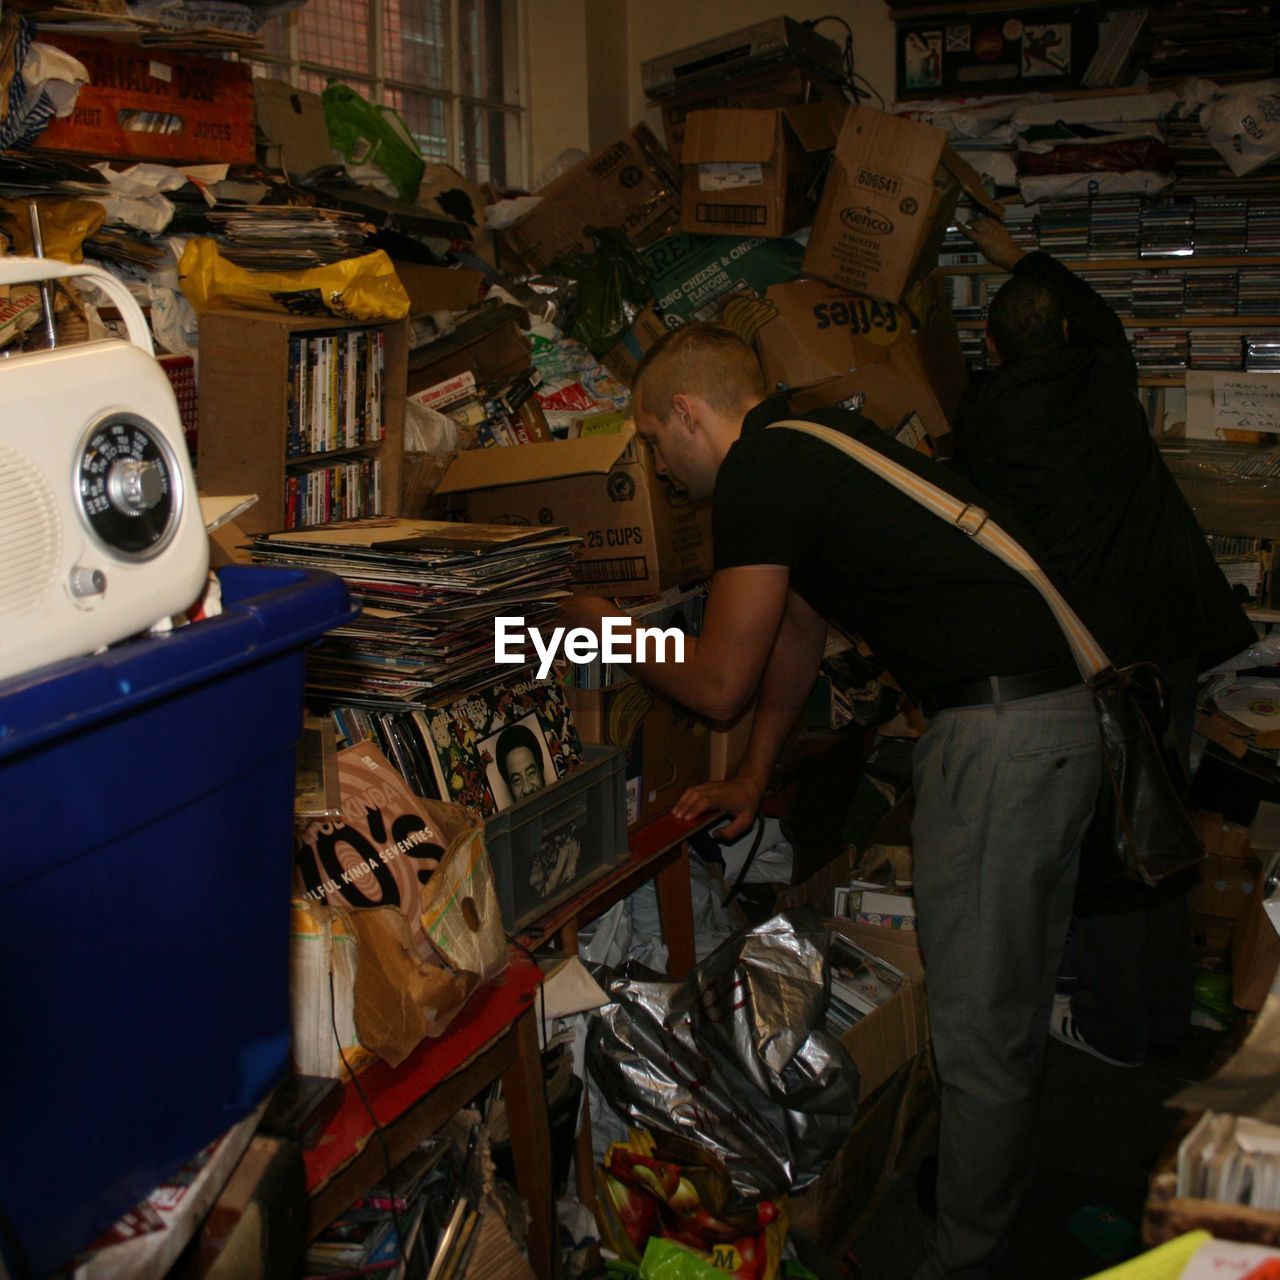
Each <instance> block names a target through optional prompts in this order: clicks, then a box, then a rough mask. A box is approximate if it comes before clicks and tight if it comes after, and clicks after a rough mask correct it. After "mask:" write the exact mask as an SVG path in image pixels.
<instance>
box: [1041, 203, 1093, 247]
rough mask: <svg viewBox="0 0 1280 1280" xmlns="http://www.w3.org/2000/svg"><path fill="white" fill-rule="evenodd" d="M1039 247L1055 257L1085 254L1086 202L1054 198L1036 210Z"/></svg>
mask: <svg viewBox="0 0 1280 1280" xmlns="http://www.w3.org/2000/svg"><path fill="white" fill-rule="evenodd" d="M1040 247H1041V248H1042V249H1043V250H1044V251H1045V252H1046V253H1051V254H1053V256H1054V257H1055V258H1077V259H1079V258H1087V257H1088V256H1089V201H1088V200H1056V201H1054V202H1053V203H1052V204H1046V205H1044V206H1043V207H1042V208H1041V210H1040Z"/></svg>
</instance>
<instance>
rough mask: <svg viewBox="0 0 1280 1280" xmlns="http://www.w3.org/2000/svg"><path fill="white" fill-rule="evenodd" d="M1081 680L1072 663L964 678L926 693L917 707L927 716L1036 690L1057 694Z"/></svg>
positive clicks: (1032, 694) (1028, 694)
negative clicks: (981, 678) (1041, 668)
mask: <svg viewBox="0 0 1280 1280" xmlns="http://www.w3.org/2000/svg"><path fill="white" fill-rule="evenodd" d="M1083 683H1084V677H1083V676H1081V674H1080V670H1079V668H1078V667H1076V666H1074V665H1073V666H1064V667H1050V668H1049V670H1048V671H1028V672H1027V674H1026V675H1022V676H988V677H987V678H986V679H985V680H967V681H966V682H965V683H964V684H952V685H948V686H947V687H946V688H945V689H937V690H935V691H934V692H933V693H926V694H924V695H923V696H922V697H921V698H920V710H921V711H923V712H924V714H925V715H927V716H930V715H933V714H934V713H935V712H937V711H947V710H950V709H951V708H953V707H987V706H991V705H993V704H994V703H997V702H1013V701H1015V700H1016V699H1018V698H1034V697H1035V696H1036V694H1039V693H1056V692H1057V691H1058V690H1059V689H1070V688H1071V686H1072V685H1075V684H1083Z"/></svg>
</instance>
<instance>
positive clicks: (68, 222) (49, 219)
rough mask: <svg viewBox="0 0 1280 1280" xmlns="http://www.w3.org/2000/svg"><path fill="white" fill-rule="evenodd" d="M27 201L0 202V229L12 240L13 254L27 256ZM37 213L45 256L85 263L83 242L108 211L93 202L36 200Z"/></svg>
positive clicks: (30, 250) (28, 236) (29, 226)
mask: <svg viewBox="0 0 1280 1280" xmlns="http://www.w3.org/2000/svg"><path fill="white" fill-rule="evenodd" d="M27 204H28V201H26V200H0V226H2V227H3V229H4V232H5V234H6V235H7V236H8V237H9V238H10V240H12V241H13V251H14V253H20V254H23V255H25V256H28V257H29V256H30V255H31V254H33V253H34V252H35V248H34V246H33V245H32V243H31V216H30V213H29V212H28V209H27ZM36 204H37V205H38V206H39V210H40V238H41V239H42V240H43V241H44V256H45V257H46V258H57V259H58V260H59V261H61V262H81V261H83V260H84V248H83V246H84V242H85V241H86V240H87V239H88V238H89V237H90V236H91V235H93V233H94V232H95V231H97V230H98V228H99V227H101V226H102V224H103V222H104V221H105V220H106V216H107V211H106V210H105V209H104V208H103V207H102V206H101V205H100V204H97V203H96V202H95V201H93V200H46V199H40V200H37V201H36Z"/></svg>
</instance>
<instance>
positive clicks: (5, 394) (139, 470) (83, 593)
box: [0, 258, 209, 679]
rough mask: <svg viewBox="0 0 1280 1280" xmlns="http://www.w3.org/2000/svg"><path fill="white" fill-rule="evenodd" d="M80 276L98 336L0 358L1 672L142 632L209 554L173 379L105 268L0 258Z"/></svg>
mask: <svg viewBox="0 0 1280 1280" xmlns="http://www.w3.org/2000/svg"><path fill="white" fill-rule="evenodd" d="M74 277H83V278H85V279H88V280H91V281H92V282H93V283H94V284H96V285H98V286H99V287H100V288H102V289H103V290H105V292H106V293H107V294H108V295H109V296H110V297H111V300H112V302H113V303H114V304H115V305H116V307H117V308H118V309H119V311H120V314H121V316H122V317H123V319H124V322H125V326H126V328H127V331H128V334H129V341H127V342H126V341H124V340H123V339H117V338H111V339H107V340H104V341H98V342H86V343H80V344H78V345H74V346H63V347H55V348H53V349H52V350H47V351H37V352H31V353H27V354H18V355H13V356H10V357H9V358H8V359H2V360H0V679H3V678H5V677H8V676H13V675H18V674H20V673H23V672H26V671H29V670H31V669H33V668H35V667H39V666H44V665H45V664H47V663H50V662H55V661H58V660H60V659H62V658H69V657H74V656H76V655H79V654H87V653H92V652H93V651H94V650H95V649H97V648H99V647H101V646H102V645H106V644H111V643H112V642H114V641H116V640H122V639H124V638H125V637H126V636H130V635H133V634H134V633H135V632H139V631H145V630H146V629H147V628H149V627H151V626H153V625H154V624H156V623H157V622H160V621H161V620H163V619H165V618H167V617H169V616H171V615H173V614H175V613H179V612H181V611H182V610H184V609H186V608H187V607H188V606H190V605H191V604H192V603H193V602H194V601H195V600H196V599H197V597H198V596H199V595H200V592H201V589H202V585H203V583H204V581H205V578H206V575H207V574H208V568H209V551H208V539H207V537H206V536H205V531H204V524H203V522H202V520H201V517H200V503H199V500H198V498H197V496H196V488H195V477H194V475H193V473H192V469H191V460H190V458H189V456H188V454H187V447H186V443H185V441H184V439H183V434H182V419H181V415H180V414H179V412H178V405H177V401H176V400H175V399H174V395H173V388H172V387H171V386H170V384H169V379H168V378H167V377H166V376H165V373H164V370H163V369H162V368H161V367H160V365H159V363H158V362H157V361H156V359H155V356H154V354H153V349H152V345H151V336H150V333H149V332H148V330H147V323H146V320H145V318H144V317H143V314H142V310H141V308H140V307H139V306H138V304H137V303H136V302H135V301H134V299H133V297H132V296H131V295H130V293H129V291H128V290H127V289H126V288H125V286H124V285H123V284H122V283H120V282H119V281H118V280H116V279H115V277H114V276H111V275H109V274H107V272H105V271H102V270H100V269H99V268H97V267H90V266H83V265H82V266H69V265H67V264H66V263H62V262H56V261H53V260H50V259H43V258H0V284H9V285H19V284H31V283H35V282H37V281H42V280H53V279H68V278H74Z"/></svg>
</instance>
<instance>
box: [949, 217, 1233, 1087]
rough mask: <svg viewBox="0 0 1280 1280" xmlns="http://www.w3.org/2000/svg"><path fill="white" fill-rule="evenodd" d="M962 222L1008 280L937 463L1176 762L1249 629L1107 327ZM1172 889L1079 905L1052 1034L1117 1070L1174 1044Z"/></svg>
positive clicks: (1085, 295)
mask: <svg viewBox="0 0 1280 1280" xmlns="http://www.w3.org/2000/svg"><path fill="white" fill-rule="evenodd" d="M962 226H963V224H962ZM963 229H964V230H965V231H966V233H967V234H968V235H969V236H970V238H971V239H972V240H973V241H974V243H975V244H977V245H978V247H979V248H980V249H981V250H982V252H983V254H984V256H985V257H986V258H987V259H988V260H989V261H990V262H992V263H993V264H994V265H996V266H998V267H1002V268H1004V269H1006V270H1009V271H1012V273H1013V275H1012V279H1010V280H1009V281H1008V283H1006V284H1005V285H1004V286H1003V287H1002V288H1001V289H1000V290H999V292H998V293H997V294H996V296H995V298H994V299H993V300H992V303H991V307H990V312H989V317H988V328H987V347H988V351H989V353H990V354H991V355H992V356H993V357H994V358H995V359H996V360H997V361H998V362H999V363H998V366H997V367H996V368H995V369H994V371H992V372H989V373H987V374H986V375H980V376H979V377H977V378H975V380H974V383H973V385H972V386H971V387H970V389H969V391H968V393H967V394H966V396H965V398H964V400H963V402H962V403H961V406H960V409H959V412H958V414H957V418H956V424H955V428H956V431H955V438H956V445H955V455H954V458H953V465H954V466H955V468H956V470H957V471H959V472H960V473H961V474H962V475H964V476H965V478H966V479H968V480H971V481H972V482H973V483H974V484H976V485H977V486H978V487H979V488H980V489H982V490H983V491H984V492H985V493H987V494H988V495H990V497H991V498H992V499H993V500H994V501H995V502H996V503H997V505H998V506H999V507H1000V508H1001V509H1002V510H1003V511H1004V513H1005V515H1006V519H1007V520H1008V522H1009V524H1010V525H1011V528H1010V531H1011V532H1013V533H1015V534H1018V535H1020V536H1022V537H1023V538H1024V540H1025V541H1026V542H1027V543H1028V545H1029V547H1030V548H1031V549H1032V550H1033V551H1034V552H1035V553H1036V554H1038V555H1039V557H1040V560H1041V564H1042V567H1043V568H1044V569H1045V570H1046V571H1048V572H1049V574H1050V575H1051V576H1052V577H1053V578H1055V580H1056V581H1057V582H1058V584H1059V586H1060V587H1061V588H1062V589H1063V591H1064V593H1065V594H1066V595H1067V597H1068V599H1069V600H1070V601H1071V603H1072V604H1073V605H1074V606H1075V608H1076V610H1077V612H1079V613H1080V615H1081V617H1082V618H1083V619H1084V621H1085V623H1086V624H1087V625H1088V626H1089V627H1090V628H1091V630H1092V631H1093V633H1094V635H1095V636H1096V637H1097V638H1098V640H1099V642H1100V643H1101V645H1102V647H1103V649H1104V650H1105V651H1106V653H1107V654H1108V656H1109V657H1110V658H1111V660H1112V661H1113V662H1114V663H1116V664H1117V665H1123V664H1126V663H1130V662H1135V661H1139V660H1144V659H1145V660H1149V661H1152V662H1156V663H1158V664H1160V666H1161V668H1162V669H1163V671H1164V673H1165V679H1166V684H1167V685H1168V688H1169V694H1170V702H1171V705H1172V710H1173V714H1172V723H1171V730H1172V733H1173V736H1174V740H1175V742H1176V744H1177V746H1178V749H1179V751H1180V754H1181V755H1182V756H1183V759H1184V760H1185V759H1186V757H1187V754H1188V748H1189V744H1190V736H1191V727H1192V723H1193V718H1194V710H1195V686H1196V675H1197V673H1198V672H1200V671H1202V670H1204V669H1205V668H1206V667H1207V666H1209V665H1211V664H1212V663H1214V662H1216V661H1218V660H1220V659H1222V658H1224V657H1228V656H1230V655H1231V654H1233V653H1237V652H1239V651H1240V650H1242V649H1244V648H1245V647H1246V646H1247V645H1249V644H1250V643H1251V642H1252V641H1253V640H1254V639H1255V633H1254V630H1253V627H1252V626H1251V625H1250V623H1249V621H1248V619H1247V618H1246V617H1245V615H1244V612H1243V610H1242V609H1241V607H1240V605H1239V603H1238V602H1237V601H1236V600H1235V599H1234V597H1233V596H1232V594H1231V589H1230V587H1229V586H1228V585H1227V582H1226V579H1225V578H1224V577H1223V575H1222V572H1221V570H1220V569H1219V568H1218V566H1217V564H1216V563H1215V561H1214V559H1213V556H1212V554H1211V553H1210V551H1209V549H1208V546H1207V544H1206V541H1205V536H1204V532H1203V531H1202V530H1201V528H1200V527H1199V525H1198V524H1197V523H1196V519H1195V516H1194V515H1193V513H1192V511H1191V509H1190V507H1189V506H1188V505H1187V502H1186V500H1185V499H1184V498H1183V496H1182V493H1181V492H1180V490H1179V489H1178V487H1177V485H1176V484H1175V482H1174V480H1173V477H1172V476H1171V475H1170V473H1169V470H1168V468H1167V467H1166V466H1165V464H1164V460H1163V459H1162V458H1161V456H1160V452H1159V450H1158V448H1157V447H1156V445H1155V442H1154V441H1153V440H1152V438H1151V435H1150V432H1149V431H1148V427H1147V421H1146V415H1145V414H1144V413H1143V410H1142V405H1141V402H1140V400H1139V395H1138V377H1137V366H1136V364H1135V362H1134V359H1133V354H1132V352H1131V351H1130V348H1129V343H1128V341H1127V340H1126V338H1125V332H1124V326H1123V325H1122V324H1121V322H1120V320H1119V318H1118V317H1117V316H1116V315H1115V313H1114V312H1113V311H1112V310H1111V308H1110V307H1108V306H1107V304H1106V303H1105V302H1103V300H1102V299H1101V298H1100V297H1099V296H1098V295H1097V294H1096V293H1095V292H1094V291H1093V290H1092V289H1091V288H1090V287H1089V286H1088V285H1087V284H1086V283H1085V282H1084V281H1083V280H1081V279H1080V278H1079V277H1078V276H1076V275H1074V274H1073V273H1072V272H1071V271H1069V270H1068V269H1067V268H1066V267H1064V266H1062V265H1061V264H1060V263H1058V262H1055V261H1054V260H1053V259H1052V258H1051V257H1049V256H1048V255H1047V254H1044V253H1030V254H1024V253H1023V251H1022V250H1021V249H1019V248H1018V246H1017V245H1016V244H1015V243H1014V241H1013V238H1012V237H1011V236H1010V235H1009V233H1008V231H1007V230H1006V229H1005V228H1004V227H1003V226H1002V225H1001V224H1000V223H999V222H996V221H995V220H993V219H983V220H981V221H979V222H977V223H976V224H975V225H973V226H972V227H968V226H963ZM1185 891H1186V885H1185V884H1174V885H1168V886H1163V887H1161V888H1160V889H1158V890H1146V889H1144V888H1142V887H1140V886H1137V885H1129V884H1125V885H1120V886H1114V887H1113V888H1112V889H1110V890H1107V891H1103V892H1101V893H1095V894H1091V895H1088V896H1087V897H1085V898H1082V899H1081V901H1080V903H1079V905H1078V908H1077V914H1076V918H1075V920H1074V922H1073V938H1072V942H1071V943H1069V945H1068V957H1067V961H1066V965H1065V967H1064V979H1065V981H1064V984H1063V985H1064V987H1070V986H1072V985H1074V990H1072V991H1068V990H1064V991H1063V992H1062V994H1060V996H1059V998H1058V1000H1057V1001H1056V1002H1055V1005H1054V1013H1053V1021H1052V1025H1051V1028H1050V1029H1051V1031H1052V1033H1053V1035H1054V1036H1055V1037H1057V1038H1058V1039H1061V1040H1064V1041H1065V1042H1066V1043H1068V1044H1072V1045H1074V1046H1075V1047H1077V1048H1082V1049H1086V1050H1087V1051H1088V1052H1091V1053H1093V1054H1094V1056H1096V1057H1101V1058H1103V1059H1104V1060H1107V1061H1112V1062H1115V1063H1117V1064H1123V1065H1136V1064H1137V1063H1138V1062H1141V1061H1142V1060H1143V1058H1145V1056H1146V1054H1147V1052H1148V1051H1149V1050H1152V1049H1157V1050H1158V1049H1162V1048H1167V1047H1170V1046H1172V1044H1173V1043H1175V1042H1176V1041H1177V1039H1178V1038H1179V1037H1180V1036H1181V1034H1182V1032H1183V1031H1184V1030H1185V1028H1186V1026H1187V1023H1188V1020H1189V1017H1190V1008H1191V977H1192V974H1191V951H1190V936H1189V924H1188V920H1187V906H1186V892H1185Z"/></svg>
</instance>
